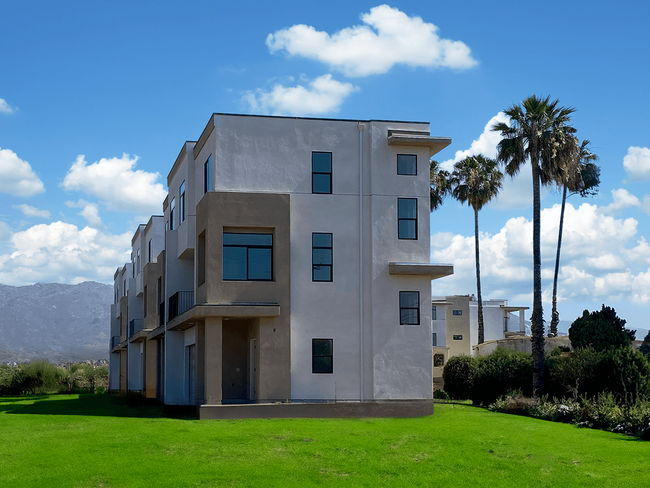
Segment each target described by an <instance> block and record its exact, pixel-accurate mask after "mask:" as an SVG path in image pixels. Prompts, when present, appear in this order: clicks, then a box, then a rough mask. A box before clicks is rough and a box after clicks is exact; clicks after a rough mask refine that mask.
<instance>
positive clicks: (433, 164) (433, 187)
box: [429, 160, 450, 212]
mask: <svg viewBox="0 0 650 488" xmlns="http://www.w3.org/2000/svg"><path fill="white" fill-rule="evenodd" d="M429 183H430V188H429V197H430V198H429V202H430V203H429V209H430V210H431V211H432V212H433V211H434V210H436V209H437V208H439V207H440V206H441V205H442V202H443V201H444V200H445V198H446V197H447V196H448V195H449V193H450V188H449V171H447V170H444V169H442V168H441V167H440V163H438V161H434V160H431V161H429Z"/></svg>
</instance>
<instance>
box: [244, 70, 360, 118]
mask: <svg viewBox="0 0 650 488" xmlns="http://www.w3.org/2000/svg"><path fill="white" fill-rule="evenodd" d="M356 90H358V88H357V87H355V86H354V85H352V84H351V83H341V82H340V81H336V80H334V79H332V75H330V74H327V75H323V76H319V77H318V78H316V79H315V80H313V81H311V82H310V83H309V86H308V87H304V86H303V85H298V86H293V87H285V86H282V85H280V84H276V85H275V86H274V87H273V89H272V90H271V91H264V90H256V91H254V92H252V91H251V92H247V93H246V94H245V95H244V96H243V98H242V100H243V101H244V102H246V103H248V105H249V106H250V109H251V111H253V112H258V113H272V114H276V115H320V114H326V113H336V112H338V110H339V108H340V106H341V104H342V103H343V101H344V100H345V99H346V97H347V96H348V95H350V94H351V93H352V92H354V91H356Z"/></svg>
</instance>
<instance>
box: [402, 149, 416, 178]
mask: <svg viewBox="0 0 650 488" xmlns="http://www.w3.org/2000/svg"><path fill="white" fill-rule="evenodd" d="M397 174H398V175H410V176H417V174H418V157H417V156H416V155H415V154H398V155H397Z"/></svg>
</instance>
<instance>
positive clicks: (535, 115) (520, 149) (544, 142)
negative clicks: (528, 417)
mask: <svg viewBox="0 0 650 488" xmlns="http://www.w3.org/2000/svg"><path fill="white" fill-rule="evenodd" d="M558 103H559V100H554V101H551V100H550V97H546V98H538V97H537V96H535V95H533V96H532V97H528V98H526V99H525V100H524V101H523V102H522V103H521V105H513V106H512V107H510V108H509V109H507V110H505V111H504V113H505V114H506V115H507V116H508V117H509V118H510V123H509V124H506V123H503V122H499V123H497V124H495V125H494V127H492V130H494V131H498V132H501V137H502V139H501V141H500V142H499V144H498V146H497V161H498V162H500V163H503V164H504V165H505V169H506V172H507V173H508V174H509V175H510V176H515V175H517V173H519V171H520V170H521V167H522V166H523V165H524V163H525V162H526V161H530V164H531V167H532V172H533V311H532V315H531V332H532V338H531V342H532V352H533V392H534V395H535V396H540V395H542V394H543V392H544V311H543V309H542V255H541V242H540V228H541V225H540V186H541V185H548V184H550V183H552V182H553V181H555V176H556V175H557V174H558V172H559V171H561V168H563V167H567V166H568V164H567V161H571V160H575V157H576V156H575V154H576V152H577V148H576V144H575V138H574V137H573V134H574V133H575V129H574V128H573V127H571V126H570V125H568V124H569V122H570V121H571V114H572V113H573V112H574V109H573V108H568V107H558Z"/></svg>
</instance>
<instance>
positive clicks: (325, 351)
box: [311, 339, 334, 374]
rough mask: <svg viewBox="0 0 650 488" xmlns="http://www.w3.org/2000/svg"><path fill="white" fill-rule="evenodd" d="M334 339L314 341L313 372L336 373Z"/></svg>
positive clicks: (312, 346)
mask: <svg viewBox="0 0 650 488" xmlns="http://www.w3.org/2000/svg"><path fill="white" fill-rule="evenodd" d="M333 342H334V341H333V340H332V339H312V341H311V372H312V373H325V374H331V373H332V372H333V371H334V365H333V359H334V344H333Z"/></svg>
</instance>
